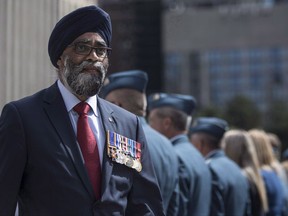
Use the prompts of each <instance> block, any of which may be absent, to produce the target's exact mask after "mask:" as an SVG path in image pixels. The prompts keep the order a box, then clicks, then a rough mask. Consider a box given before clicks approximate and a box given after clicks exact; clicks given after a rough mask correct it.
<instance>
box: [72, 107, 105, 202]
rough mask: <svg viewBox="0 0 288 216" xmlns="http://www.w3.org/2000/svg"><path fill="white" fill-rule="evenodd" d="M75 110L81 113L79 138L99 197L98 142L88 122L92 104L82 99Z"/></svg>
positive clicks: (78, 123) (89, 173) (95, 191)
mask: <svg viewBox="0 0 288 216" xmlns="http://www.w3.org/2000/svg"><path fill="white" fill-rule="evenodd" d="M74 110H75V111H76V112H77V113H78V115H79V118H78V122H77V140H78V142H79V145H80V148H81V151H82V155H83V158H84V161H85V166H86V169H87V172H88V175H89V178H90V181H91V184H92V186H93V190H94V193H95V195H96V199H99V198H100V196H101V195H100V194H101V165H100V159H99V151H98V147H97V142H96V139H95V136H94V134H93V132H92V130H91V128H90V126H89V123H88V116H87V114H88V112H89V110H90V106H89V104H87V103H86V102H83V101H82V102H80V103H78V104H77V105H76V106H75V107H74Z"/></svg>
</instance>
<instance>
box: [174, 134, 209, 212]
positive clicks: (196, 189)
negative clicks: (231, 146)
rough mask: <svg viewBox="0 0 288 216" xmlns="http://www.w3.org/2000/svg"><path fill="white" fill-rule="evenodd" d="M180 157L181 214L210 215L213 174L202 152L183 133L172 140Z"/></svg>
mask: <svg viewBox="0 0 288 216" xmlns="http://www.w3.org/2000/svg"><path fill="white" fill-rule="evenodd" d="M172 144H173V145H174V148H175V151H176V154H177V155H178V158H179V163H180V167H179V184H180V194H181V195H180V205H179V212H178V215H179V216H194V215H195V216H207V215H209V206H210V194H211V175H210V172H209V169H208V167H207V165H206V164H205V160H204V158H203V156H202V155H201V154H200V152H199V151H198V150H197V149H196V148H195V147H194V146H193V145H192V143H190V142H189V139H188V137H187V136H186V135H185V134H183V135H181V136H178V137H177V139H175V140H173V141H172Z"/></svg>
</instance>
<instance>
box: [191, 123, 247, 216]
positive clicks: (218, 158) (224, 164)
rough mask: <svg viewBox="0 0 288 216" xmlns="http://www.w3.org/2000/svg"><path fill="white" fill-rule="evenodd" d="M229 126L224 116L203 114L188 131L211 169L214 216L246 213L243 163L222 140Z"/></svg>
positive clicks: (212, 211) (211, 211)
mask: <svg viewBox="0 0 288 216" xmlns="http://www.w3.org/2000/svg"><path fill="white" fill-rule="evenodd" d="M227 130H228V124H227V122H226V121H225V120H223V119H219V118H214V117H201V118H198V119H196V121H195V122H194V124H193V126H192V127H191V128H190V132H189V138H190V141H191V142H192V143H193V145H194V146H195V147H196V148H197V149H198V150H199V151H200V152H201V153H202V155H203V156H204V157H205V159H206V163H207V165H208V167H209V169H210V171H211V175H212V195H211V196H212V200H211V207H210V215H211V216H217V215H225V216H231V215H233V216H243V215H244V213H245V211H246V207H247V200H248V191H249V190H248V182H247V180H246V178H245V177H244V175H243V174H242V172H241V169H240V167H239V166H238V165H237V164H236V163H235V162H234V161H232V160H231V159H229V158H228V157H227V156H226V155H225V154H224V152H223V150H221V145H220V142H221V139H222V137H223V135H224V133H225V132H226V131H227Z"/></svg>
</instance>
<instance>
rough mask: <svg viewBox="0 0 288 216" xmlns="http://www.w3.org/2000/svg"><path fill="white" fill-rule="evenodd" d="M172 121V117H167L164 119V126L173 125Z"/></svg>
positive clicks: (166, 127)
mask: <svg viewBox="0 0 288 216" xmlns="http://www.w3.org/2000/svg"><path fill="white" fill-rule="evenodd" d="M171 123H172V121H171V118H169V117H165V118H164V119H163V126H164V128H165V129H168V128H170V127H171Z"/></svg>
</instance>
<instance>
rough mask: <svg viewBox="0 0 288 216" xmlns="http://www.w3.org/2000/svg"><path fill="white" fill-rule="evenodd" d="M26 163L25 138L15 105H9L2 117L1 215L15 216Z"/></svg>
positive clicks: (0, 152) (0, 133)
mask: <svg viewBox="0 0 288 216" xmlns="http://www.w3.org/2000/svg"><path fill="white" fill-rule="evenodd" d="M25 163H26V147H25V136H24V130H23V125H22V123H21V118H20V115H19V112H18V110H17V109H16V107H15V105H13V104H12V103H10V104H7V105H6V106H5V107H4V108H3V111H2V114H1V117H0V191H1V193H0V215H14V213H15V208H16V203H17V195H18V191H19V188H20V183H21V179H22V174H23V171H24V167H25Z"/></svg>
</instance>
